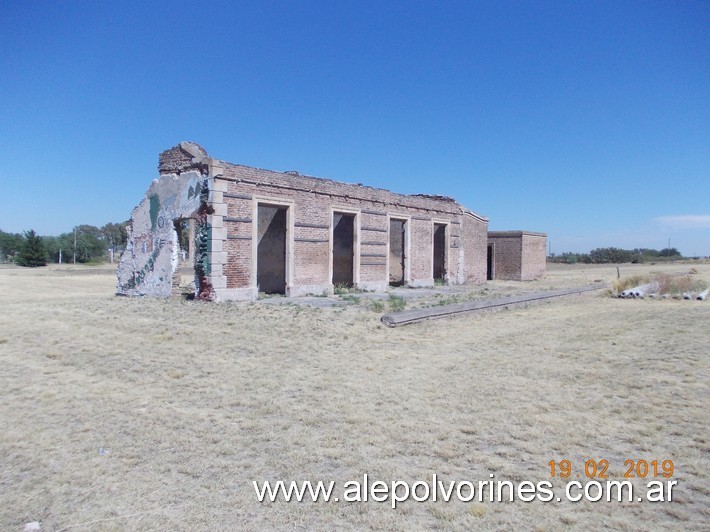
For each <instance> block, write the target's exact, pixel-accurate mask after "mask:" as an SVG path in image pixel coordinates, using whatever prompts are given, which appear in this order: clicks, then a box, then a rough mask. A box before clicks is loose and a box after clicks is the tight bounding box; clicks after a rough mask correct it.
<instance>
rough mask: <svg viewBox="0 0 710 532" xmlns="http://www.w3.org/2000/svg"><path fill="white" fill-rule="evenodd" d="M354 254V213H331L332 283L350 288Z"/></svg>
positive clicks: (352, 283)
mask: <svg viewBox="0 0 710 532" xmlns="http://www.w3.org/2000/svg"><path fill="white" fill-rule="evenodd" d="M354 255H355V215H354V214H348V213H344V212H334V213H333V285H334V286H344V287H347V288H352V287H353V286H354V280H353V267H354Z"/></svg>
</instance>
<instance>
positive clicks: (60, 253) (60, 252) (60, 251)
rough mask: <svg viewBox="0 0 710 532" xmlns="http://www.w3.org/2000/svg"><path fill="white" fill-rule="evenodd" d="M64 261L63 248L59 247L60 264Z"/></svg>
mask: <svg viewBox="0 0 710 532" xmlns="http://www.w3.org/2000/svg"><path fill="white" fill-rule="evenodd" d="M61 263H62V249H61V248H59V264H61Z"/></svg>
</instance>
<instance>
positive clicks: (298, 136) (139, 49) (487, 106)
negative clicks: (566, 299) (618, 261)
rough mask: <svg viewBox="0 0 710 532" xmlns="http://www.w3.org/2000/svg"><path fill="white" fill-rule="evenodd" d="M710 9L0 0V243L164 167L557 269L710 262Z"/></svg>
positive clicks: (109, 202) (91, 209) (126, 191)
mask: <svg viewBox="0 0 710 532" xmlns="http://www.w3.org/2000/svg"><path fill="white" fill-rule="evenodd" d="M709 28H710V2H707V1H703V2H694V1H682V2H670V1H667V2H664V1H647V2H618V1H614V2H602V1H593V2H576V1H569V2H545V1H537V0H536V1H527V2H520V1H506V2H494V1H490V2H473V1H470V2H448V1H445V2H438V1H430V2H422V1H404V2H396V1H382V0H380V1H376V2H369V1H340V0H339V1H337V2H334V1H295V0H294V1H284V2H273V1H254V2H238V1H225V2H204V3H203V2H194V1H191V2H181V1H170V2H164V1H140V2H138V1H136V2H132V1H126V2H108V1H106V2H102V1H70V2H46V1H21V0H0V184H1V185H2V191H3V193H2V194H0V229H2V230H4V231H10V232H19V231H22V230H26V229H30V228H34V229H35V230H37V231H38V232H39V233H40V234H46V235H52V234H59V233H62V232H68V231H70V230H71V228H72V227H73V226H74V225H78V224H82V223H86V224H91V225H98V226H100V225H103V224H105V223H107V222H117V221H122V220H126V219H127V218H128V217H129V215H130V212H131V209H132V208H133V207H134V206H135V205H137V204H138V202H139V201H140V200H141V198H142V197H143V194H144V192H145V191H146V189H147V188H148V186H149V185H150V182H151V180H152V179H154V178H155V177H157V158H158V153H159V152H160V151H162V150H164V149H167V148H169V147H171V146H174V145H175V144H177V143H178V142H180V141H182V140H191V141H195V142H198V143H199V144H201V145H202V146H204V147H205V149H206V150H207V151H208V153H209V154H210V155H212V156H213V157H216V158H219V159H224V160H227V161H229V162H234V163H239V164H245V165H250V166H257V167H261V168H268V169H272V170H298V171H300V172H301V173H304V174H309V175H314V176H318V177H328V178H331V179H337V180H341V181H347V182H360V183H364V184H368V185H372V186H377V187H384V188H389V189H392V190H394V191H397V192H403V193H430V194H444V195H450V196H453V197H455V198H456V199H458V200H459V201H460V202H461V203H463V204H464V205H466V206H467V207H468V208H470V209H472V210H474V211H476V212H478V213H480V214H483V215H485V216H488V217H489V218H490V227H491V229H495V230H504V229H529V230H533V231H544V232H547V233H548V234H549V236H550V240H551V245H552V250H553V251H554V252H558V253H559V252H562V251H589V250H590V249H592V248H595V247H602V246H604V247H605V246H619V247H652V248H663V247H665V246H666V245H667V243H668V239H669V238H670V239H671V245H672V246H673V247H677V248H679V249H680V251H682V252H683V253H685V254H688V255H710V30H709Z"/></svg>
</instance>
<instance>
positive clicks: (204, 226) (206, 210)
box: [195, 178, 214, 301]
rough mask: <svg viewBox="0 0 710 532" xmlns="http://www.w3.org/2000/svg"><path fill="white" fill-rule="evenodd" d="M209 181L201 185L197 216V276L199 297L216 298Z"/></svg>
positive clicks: (205, 180)
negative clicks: (211, 279) (211, 275)
mask: <svg viewBox="0 0 710 532" xmlns="http://www.w3.org/2000/svg"><path fill="white" fill-rule="evenodd" d="M209 192H210V191H209V183H208V181H207V178H205V179H203V181H202V186H201V187H200V208H199V209H198V210H197V217H196V218H195V277H196V279H197V293H196V294H195V297H196V298H197V299H203V300H208V301H209V300H212V299H214V288H213V287H212V283H210V281H209V279H208V276H209V274H210V273H211V272H212V264H211V263H210V252H211V251H212V226H211V225H210V224H209V223H208V222H207V216H208V215H210V214H212V213H214V208H212V206H211V205H210V204H209Z"/></svg>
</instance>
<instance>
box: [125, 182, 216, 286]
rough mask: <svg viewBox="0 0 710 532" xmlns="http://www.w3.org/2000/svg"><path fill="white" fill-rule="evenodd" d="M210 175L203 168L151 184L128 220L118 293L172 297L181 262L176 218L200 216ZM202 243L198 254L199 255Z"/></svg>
mask: <svg viewBox="0 0 710 532" xmlns="http://www.w3.org/2000/svg"><path fill="white" fill-rule="evenodd" d="M206 186H207V182H206V179H205V178H204V176H202V175H201V174H200V173H199V172H195V171H189V172H186V173H183V174H181V175H176V174H169V175H164V176H161V178H160V179H156V180H155V181H153V183H152V184H151V186H150V188H149V189H148V192H147V193H146V195H145V197H144V198H143V200H142V201H141V202H140V204H139V205H138V206H137V207H136V208H135V209H133V212H132V213H131V221H130V223H129V224H128V242H127V244H126V251H125V252H124V253H123V255H121V260H120V262H119V265H118V270H117V276H118V282H117V284H116V293H117V294H120V295H127V296H135V295H150V296H158V297H169V296H170V295H171V293H172V289H173V288H172V281H173V275H174V273H175V272H176V271H177V269H178V266H179V252H180V243H179V241H178V235H177V232H176V231H175V224H174V221H175V220H177V219H180V218H196V217H197V213H198V210H199V208H200V197H201V195H202V194H201V192H202V189H203V187H206ZM199 251H200V250H199V245H198V255H199Z"/></svg>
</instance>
